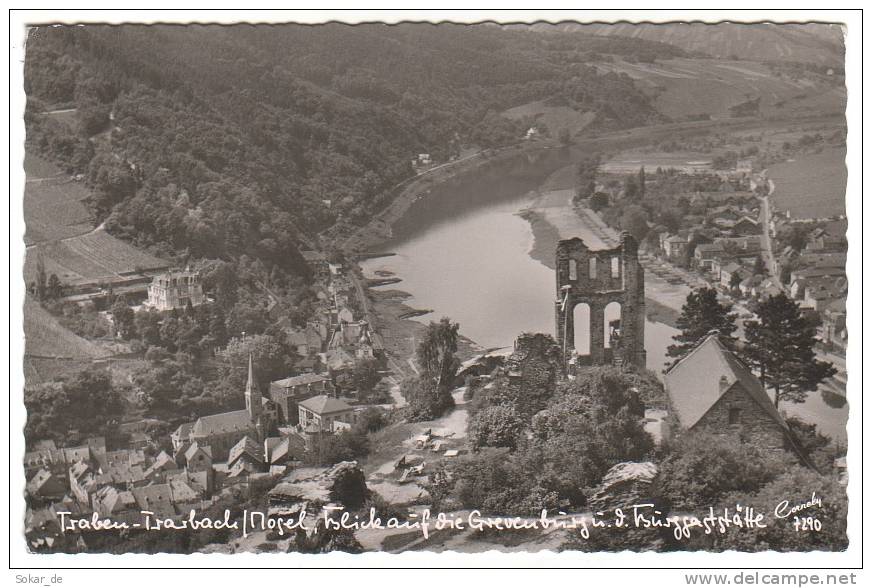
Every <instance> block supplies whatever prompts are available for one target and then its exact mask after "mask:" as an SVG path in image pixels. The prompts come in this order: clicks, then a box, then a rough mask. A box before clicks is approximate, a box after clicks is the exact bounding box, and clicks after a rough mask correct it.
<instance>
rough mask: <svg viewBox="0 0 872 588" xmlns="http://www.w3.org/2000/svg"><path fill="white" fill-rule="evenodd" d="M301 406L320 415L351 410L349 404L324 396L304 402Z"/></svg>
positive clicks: (314, 397)
mask: <svg viewBox="0 0 872 588" xmlns="http://www.w3.org/2000/svg"><path fill="white" fill-rule="evenodd" d="M299 405H300V406H302V407H303V408H305V409H308V410H311V411H312V412H314V413H315V414H319V415H324V414H332V413H335V412H347V411H349V410H351V406H350V405H349V404H348V403H347V402H345V401H343V400H339V399H338V398H333V397H331V396H326V395H324V394H320V395H318V396H313V397H312V398H308V399H306V400H303V401H302V402H300V403H299Z"/></svg>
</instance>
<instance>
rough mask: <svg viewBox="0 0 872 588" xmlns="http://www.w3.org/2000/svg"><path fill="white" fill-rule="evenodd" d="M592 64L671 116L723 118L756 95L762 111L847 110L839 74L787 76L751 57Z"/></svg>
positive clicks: (810, 112) (794, 113)
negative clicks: (621, 77) (630, 82)
mask: <svg viewBox="0 0 872 588" xmlns="http://www.w3.org/2000/svg"><path fill="white" fill-rule="evenodd" d="M596 67H597V69H599V70H600V71H609V72H616V73H623V74H626V75H628V76H630V77H631V78H633V79H634V80H635V81H636V83H637V84H638V85H639V86H640V87H641V88H643V89H645V90H647V91H648V93H649V94H650V95H651V96H654V97H655V99H654V104H655V107H656V108H657V110H658V111H659V112H661V113H663V114H665V115H666V116H668V117H670V118H672V119H674V120H682V119H686V118H687V117H688V116H691V115H709V116H711V117H712V118H726V117H729V115H730V114H729V113H730V107H731V106H735V105H737V104H740V103H742V102H745V101H747V100H752V99H755V98H757V97H759V98H760V110H761V114H763V115H764V116H788V115H789V116H801V115H819V114H827V113H841V112H844V109H845V100H846V92H845V88H844V86H841V85H840V84H841V80H838V78H832V79H830V78H827V77H825V76H821V75H817V74H812V73H808V74H807V75H806V77H803V78H797V79H791V78H788V77H784V76H776V75H774V73H773V72H772V71H771V70H770V69H769V68H768V67H767V66H766V65H763V64H760V63H754V62H750V61H721V60H717V61H716V60H710V59H670V60H664V61H658V62H657V63H655V64H646V63H628V62H626V61H620V60H616V61H614V62H602V63H597V64H596ZM837 80H838V81H837Z"/></svg>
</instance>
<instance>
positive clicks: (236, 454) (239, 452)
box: [227, 435, 263, 465]
mask: <svg viewBox="0 0 872 588" xmlns="http://www.w3.org/2000/svg"><path fill="white" fill-rule="evenodd" d="M243 455H247V456H248V457H249V458H251V459H254V460H256V461H258V462H261V463H262V462H263V450H262V449H261V447H260V444H259V443H258V442H257V441H255V440H254V439H252V438H251V437H249V436H248V435H246V436H245V437H243V438H242V439H240V440H239V442H238V443H237V444H236V445H234V446H233V447H232V448H231V449H230V454H229V455H228V457H227V465H232V464H233V462H235V461H236V460H238V459H239V458H240V457H242V456H243Z"/></svg>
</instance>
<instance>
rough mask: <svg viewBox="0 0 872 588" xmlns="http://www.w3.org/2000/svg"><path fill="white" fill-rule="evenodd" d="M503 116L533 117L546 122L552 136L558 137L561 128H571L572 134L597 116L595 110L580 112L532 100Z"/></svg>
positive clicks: (506, 112) (513, 118)
mask: <svg viewBox="0 0 872 588" xmlns="http://www.w3.org/2000/svg"><path fill="white" fill-rule="evenodd" d="M503 116H505V117H508V118H510V119H512V120H516V119H520V118H524V117H532V118H535V119H536V121H537V122H539V123H542V124H544V125H545V126H546V127H547V128H548V132H549V133H550V134H551V136H552V137H556V136H557V133H558V132H559V131H560V129H569V133H570V134H571V135H575V134H576V133H578V132H580V131H582V130H583V129H584V128H585V127H586V126H587V125H589V124H590V123H592V122H593V121H594V119H595V118H596V115H595V114H594V113H593V112H578V111H576V110H573V109H571V108H569V107H568V106H547V105H546V104H545V103H544V102H542V101H538V102H530V103H529V104H524V105H521V106H516V107H515V108H510V109H509V110H506V111H505V112H503Z"/></svg>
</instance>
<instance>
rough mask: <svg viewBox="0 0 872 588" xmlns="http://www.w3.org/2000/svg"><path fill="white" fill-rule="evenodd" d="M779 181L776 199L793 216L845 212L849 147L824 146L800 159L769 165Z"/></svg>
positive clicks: (773, 177)
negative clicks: (827, 147) (818, 151)
mask: <svg viewBox="0 0 872 588" xmlns="http://www.w3.org/2000/svg"><path fill="white" fill-rule="evenodd" d="M769 178H770V179H771V180H772V181H773V182H775V194H774V197H773V198H774V201H775V206H776V207H777V208H778V209H780V210H790V214H791V216H792V217H793V218H819V217H829V216H834V215H841V214H845V196H846V194H845V190H846V186H847V182H848V170H847V168H846V167H845V149H844V148H837V149H824V150H823V151H822V152H820V153H816V154H813V155H804V156H801V157H799V158H798V159H797V160H796V161H793V162H790V161H787V162H784V163H779V164H776V165H773V166H772V167H770V168H769Z"/></svg>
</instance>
